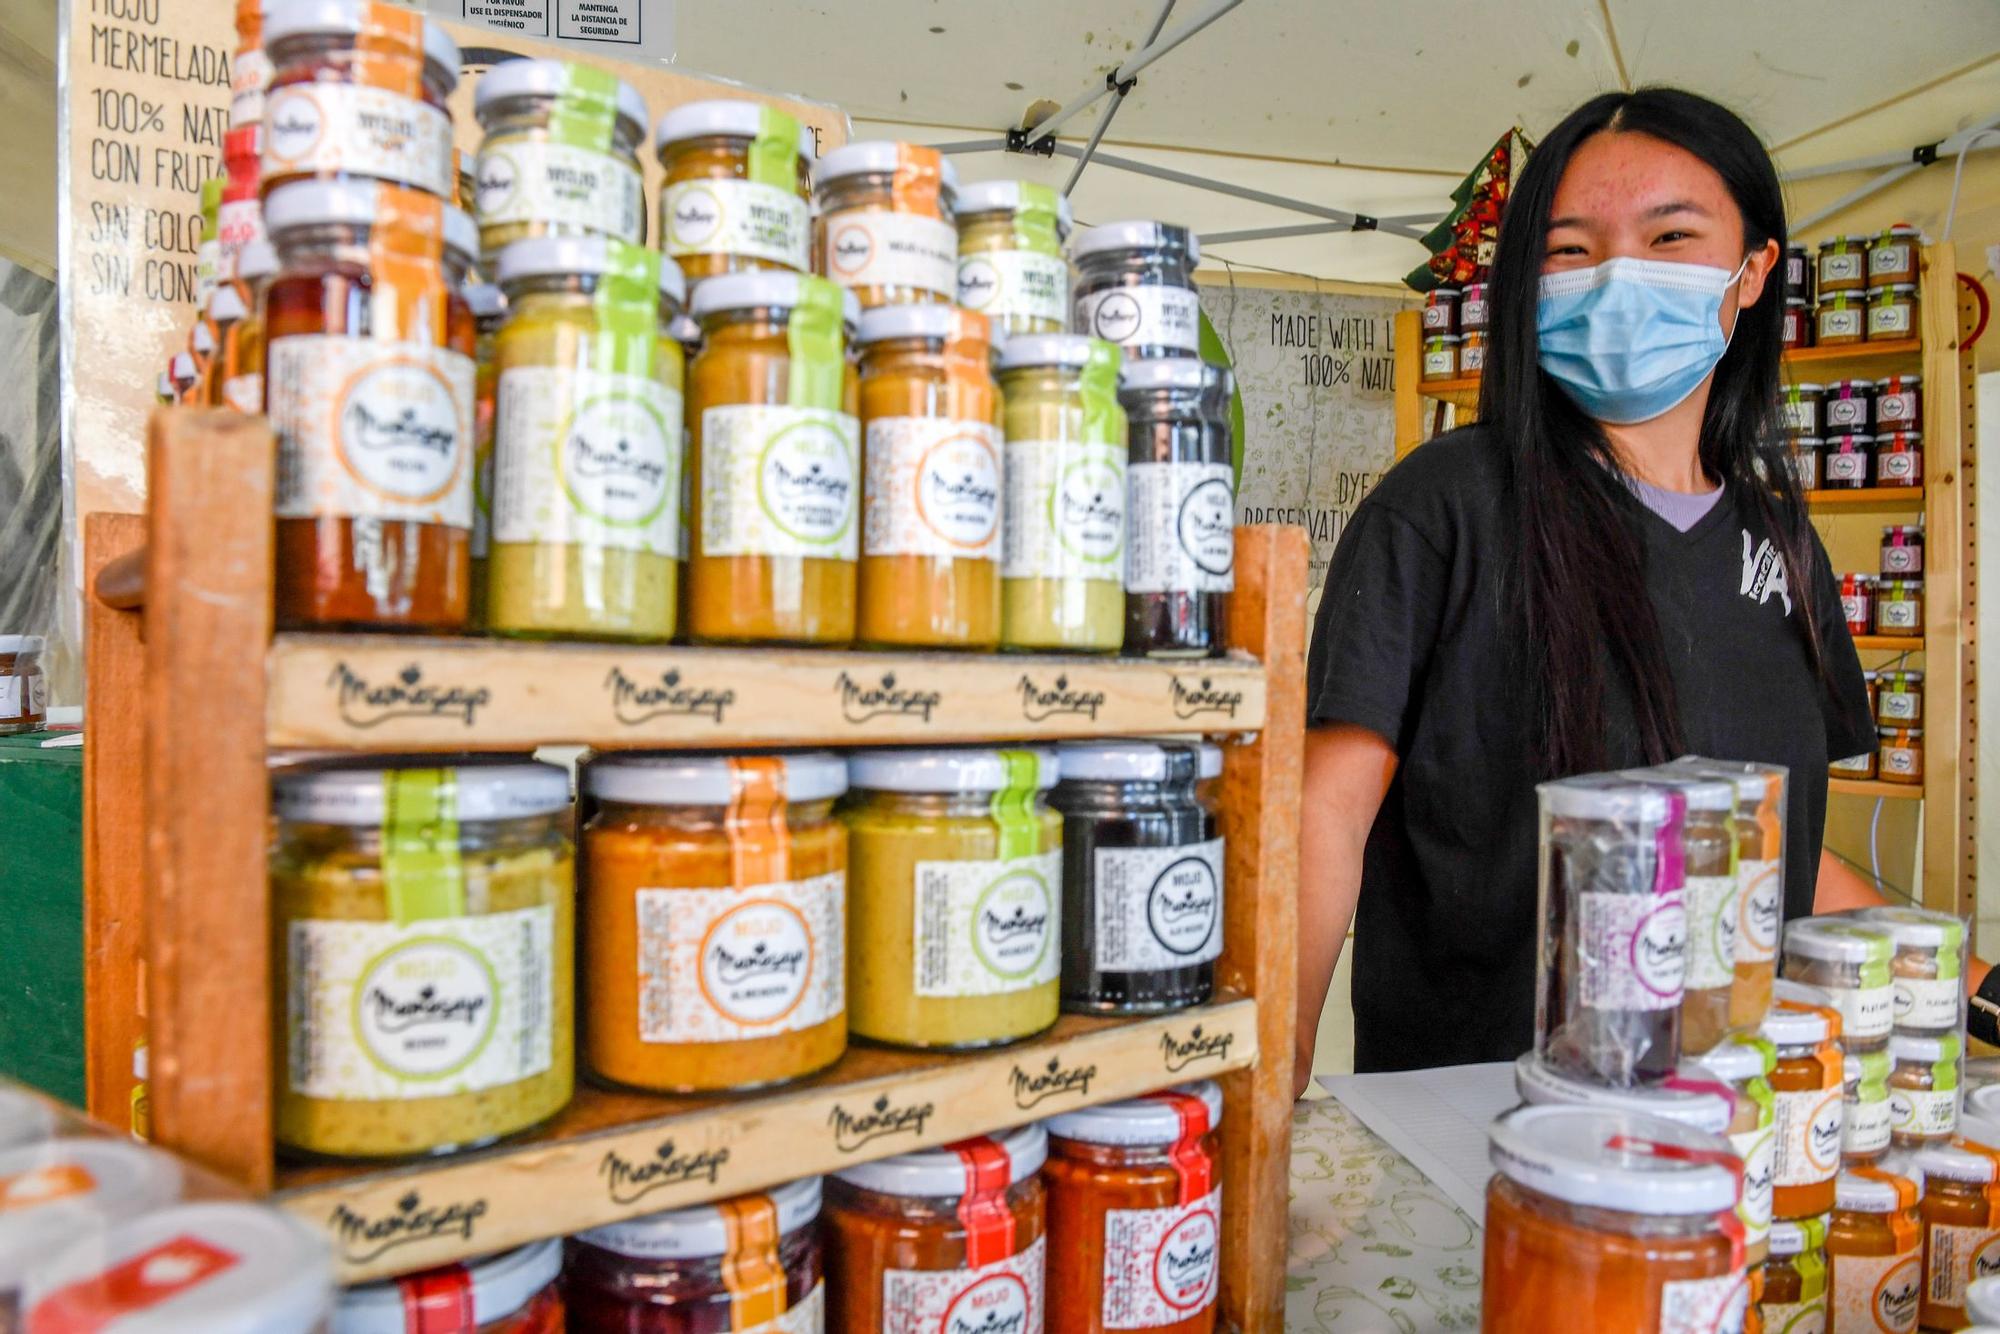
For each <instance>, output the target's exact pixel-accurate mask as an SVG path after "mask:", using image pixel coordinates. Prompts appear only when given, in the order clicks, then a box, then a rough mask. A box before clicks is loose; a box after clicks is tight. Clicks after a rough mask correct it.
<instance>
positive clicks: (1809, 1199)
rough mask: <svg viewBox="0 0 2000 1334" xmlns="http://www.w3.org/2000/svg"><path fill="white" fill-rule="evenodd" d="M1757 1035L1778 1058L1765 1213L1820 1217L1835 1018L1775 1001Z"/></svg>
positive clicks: (1834, 1072)
mask: <svg viewBox="0 0 2000 1334" xmlns="http://www.w3.org/2000/svg"><path fill="white" fill-rule="evenodd" d="M1789 934H1790V933H1789V932H1788V933H1787V935H1789ZM1761 1032H1762V1035H1763V1037H1764V1039H1765V1040H1766V1041H1768V1042H1769V1043H1771V1045H1772V1046H1773V1047H1774V1048H1776V1050H1777V1058H1778V1059H1777V1065H1776V1067H1775V1068H1774V1069H1773V1070H1772V1072H1771V1089H1772V1093H1773V1099H1774V1101H1775V1102H1776V1104H1777V1105H1776V1108H1775V1109H1774V1110H1775V1114H1776V1119H1777V1151H1776V1156H1775V1159H1774V1162H1773V1165H1772V1176H1771V1181H1772V1192H1771V1216H1772V1217H1773V1218H1809V1217H1812V1216H1814V1215H1817V1214H1823V1213H1825V1212H1826V1211H1827V1210H1828V1209H1830V1208H1832V1207H1833V1178H1834V1176H1835V1174H1836V1173H1838V1172H1839V1171H1840V1138H1841V1128H1842V1124H1843V1110H1844V1109H1843V1107H1842V1103H1841V1097H1842V1092H1843V1090H1842V1077H1843V1075H1844V1074H1845V1070H1844V1069H1843V1067H1842V1065H1841V1054H1840V1047H1839V1045H1838V1044H1837V1043H1836V1041H1835V1039H1836V1038H1837V1037H1839V1026H1838V1022H1837V1021H1836V1019H1835V1018H1834V1016H1832V1015H1831V1014H1830V1013H1828V1012H1827V1011H1824V1010H1819V1009H1813V1008H1808V1007H1805V1006H1799V1005H1794V1004H1792V1003H1790V1002H1780V1003H1779V1004H1777V1005H1774V1006H1773V1007H1772V1008H1771V1012H1770V1013H1769V1014H1768V1015H1767V1016H1766V1017H1765V1019H1764V1026H1763V1028H1762V1030H1761Z"/></svg>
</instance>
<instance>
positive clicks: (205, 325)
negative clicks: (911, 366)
mask: <svg viewBox="0 0 2000 1334" xmlns="http://www.w3.org/2000/svg"><path fill="white" fill-rule="evenodd" d="M247 314H249V308H248V307H247V306H245V305H244V303H243V289H242V288H240V287H238V286H237V285H236V284H235V283H234V282H233V281H230V282H220V283H217V284H216V285H215V290H214V291H212V292H210V293H209V294H208V306H207V308H206V309H205V310H204V311H203V312H202V317H203V318H202V323H201V324H200V325H198V326H197V328H199V329H200V330H201V331H203V332H204V333H206V334H207V335H208V341H209V343H210V345H211V347H212V348H213V351H211V352H210V353H209V355H208V359H207V360H206V361H205V362H204V363H203V364H202V368H201V384H200V385H199V386H198V387H197V388H196V391H195V397H196V399H197V400H198V401H199V402H200V403H201V404H202V405H203V406H204V407H212V408H213V407H222V406H224V404H223V402H222V386H223V384H224V383H225V381H226V380H227V379H228V378H229V377H228V366H227V365H226V364H225V361H226V360H227V361H234V360H235V359H236V348H235V339H236V326H237V325H239V324H241V323H242V322H243V317H244V316H245V315H247Z"/></svg>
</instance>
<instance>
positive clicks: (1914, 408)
mask: <svg viewBox="0 0 2000 1334" xmlns="http://www.w3.org/2000/svg"><path fill="white" fill-rule="evenodd" d="M1923 384H1924V377H1923V376H1921V375H1891V376H1889V377H1888V378H1887V379H1883V380H1877V381H1876V382H1875V419H1874V426H1875V430H1876V432H1877V433H1878V434H1885V433H1887V432H1890V431H1916V430H1921V429H1922V428H1923V424H1924V395H1923Z"/></svg>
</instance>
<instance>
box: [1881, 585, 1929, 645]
mask: <svg viewBox="0 0 2000 1334" xmlns="http://www.w3.org/2000/svg"><path fill="white" fill-rule="evenodd" d="M1923 632H1924V581H1923V580H1921V579H1884V580H1882V581H1881V582H1880V584H1878V585H1877V587H1876V590H1875V633H1876V634H1878V635H1920V634H1922V633H1923Z"/></svg>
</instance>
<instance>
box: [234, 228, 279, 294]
mask: <svg viewBox="0 0 2000 1334" xmlns="http://www.w3.org/2000/svg"><path fill="white" fill-rule="evenodd" d="M277 271H278V247H276V246H274V245H272V244H271V243H270V241H269V240H267V239H266V238H264V237H262V236H260V237H258V238H257V239H256V240H254V241H252V242H250V243H249V244H247V245H245V246H244V247H243V249H241V250H240V251H238V252H237V254H236V276H237V277H238V278H240V279H242V280H243V281H244V282H246V283H252V282H256V281H258V280H259V279H261V278H268V277H270V276H271V275H272V274H274V273H276V272H277Z"/></svg>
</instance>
